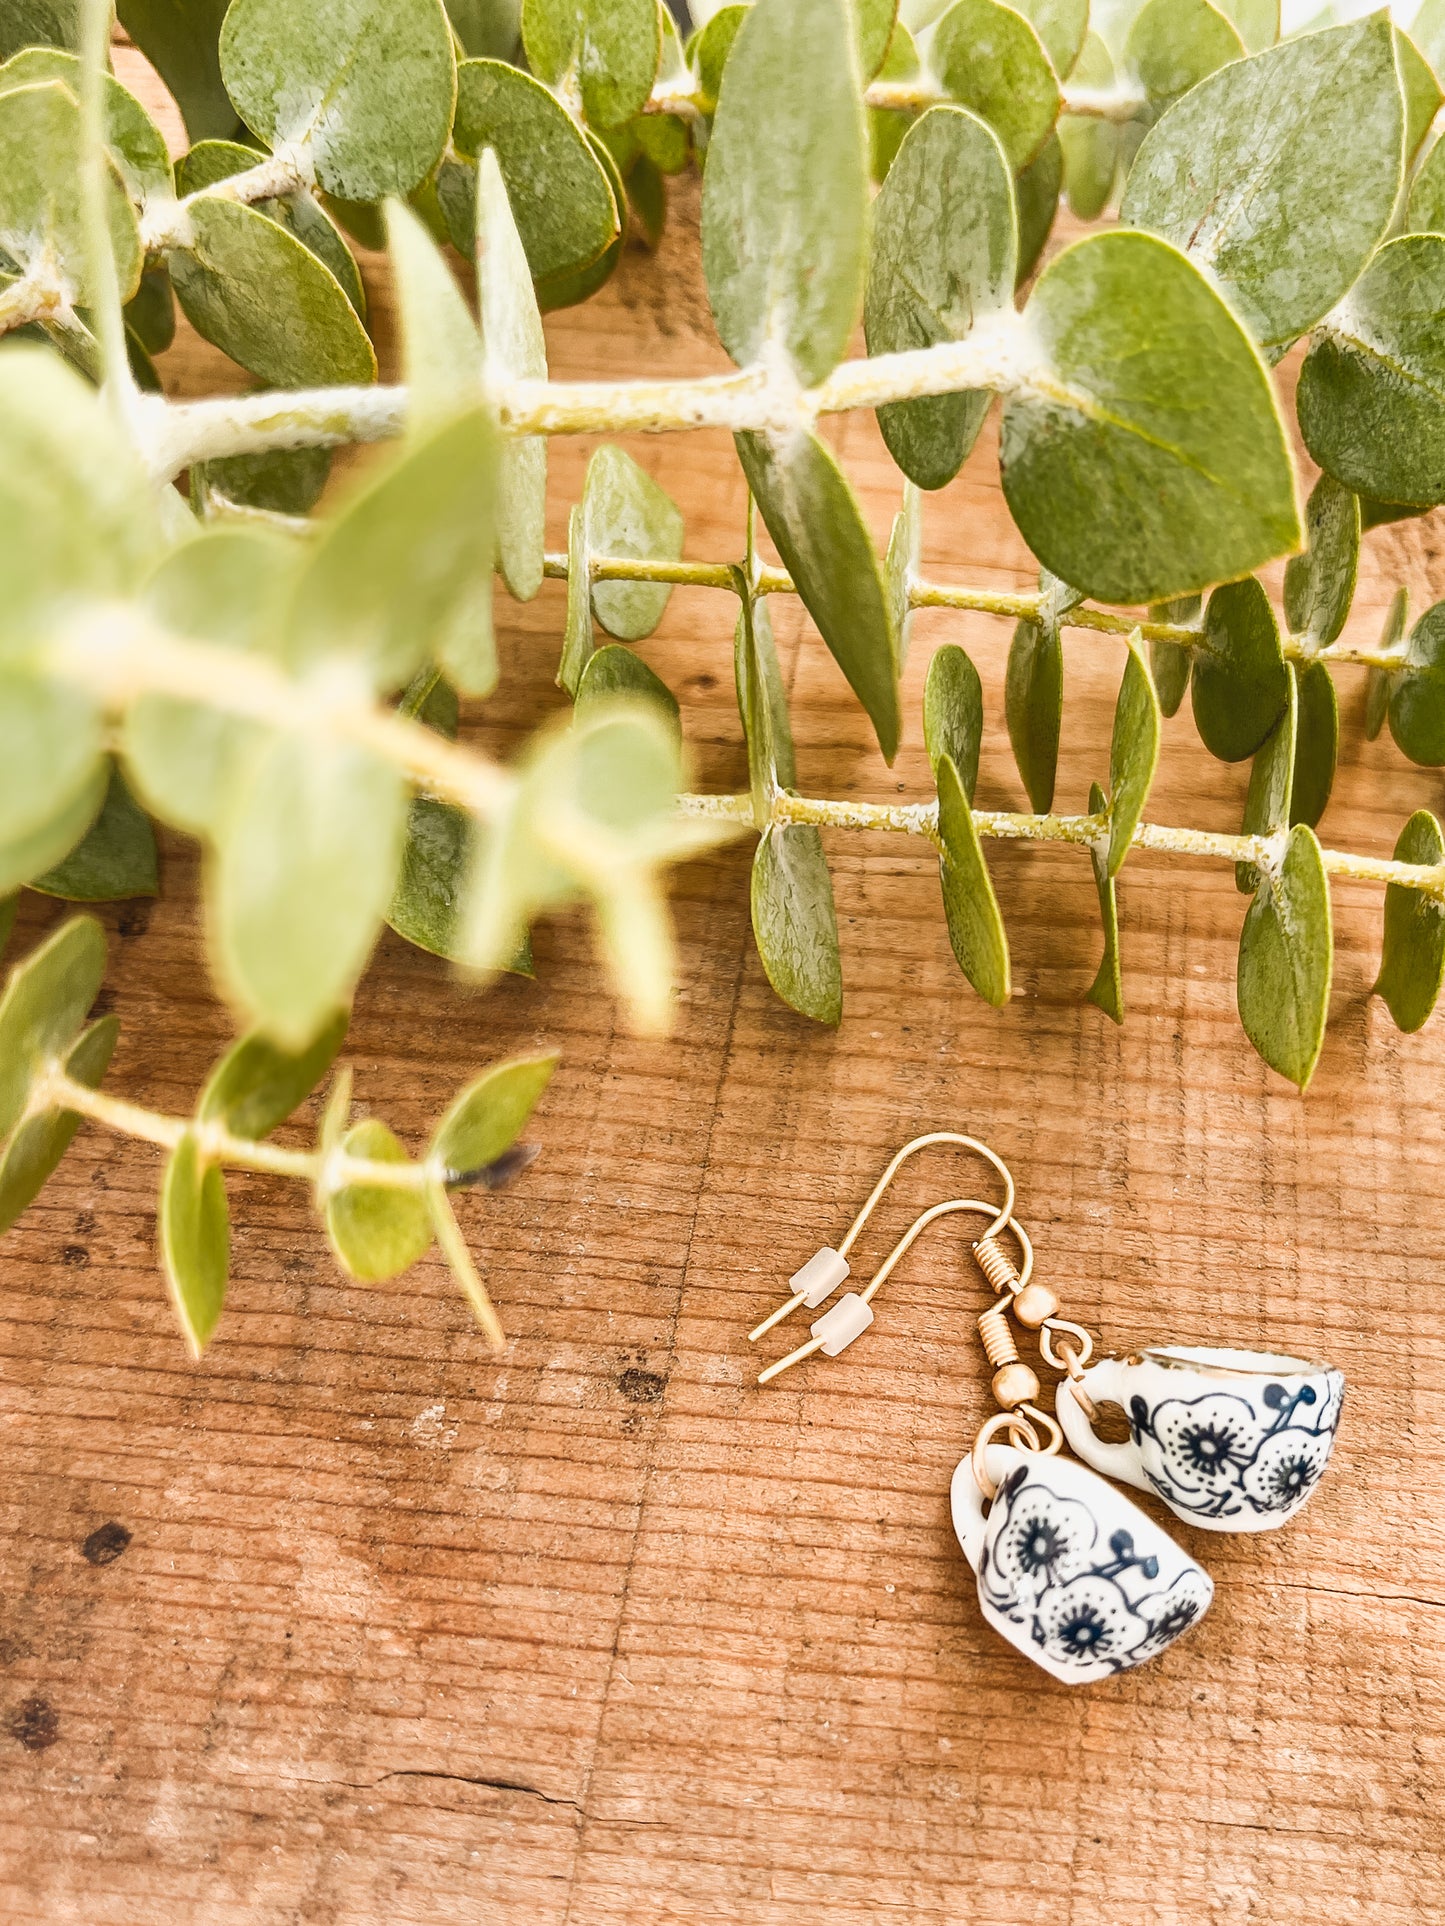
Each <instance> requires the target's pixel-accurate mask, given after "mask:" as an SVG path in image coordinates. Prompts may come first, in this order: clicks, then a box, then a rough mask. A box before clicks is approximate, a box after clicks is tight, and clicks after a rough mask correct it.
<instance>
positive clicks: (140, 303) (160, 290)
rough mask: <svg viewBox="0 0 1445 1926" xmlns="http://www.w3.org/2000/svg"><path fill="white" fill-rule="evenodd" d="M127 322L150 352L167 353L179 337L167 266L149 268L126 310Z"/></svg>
mask: <svg viewBox="0 0 1445 1926" xmlns="http://www.w3.org/2000/svg"><path fill="white" fill-rule="evenodd" d="M125 324H126V326H127V327H128V328H129V329H130V331H131V333H132V334H133V335H134V336H135V338H136V339H137V341H139V342H140V344H141V346H142V347H143V348H144V349H145V350H146V352H147V353H148V354H164V353H165V351H166V349H167V348H168V347H169V346H170V345H171V343H172V342H173V341H174V340H175V338H176V303H175V297H174V295H173V294H172V292H171V277H170V275H169V274H168V273H167V272H166V270H165V268H164V267H149V268H147V269H146V270H145V272H144V273H143V274H142V275H141V278H140V286H139V287H138V288H137V289H136V291H135V293H134V294H133V295H132V297H131V299H130V301H129V303H128V304H127V306H126V310H125Z"/></svg>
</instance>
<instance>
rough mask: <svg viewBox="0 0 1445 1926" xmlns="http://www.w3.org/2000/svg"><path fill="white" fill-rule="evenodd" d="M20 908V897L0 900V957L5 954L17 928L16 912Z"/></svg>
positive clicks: (7, 897) (8, 897)
mask: <svg viewBox="0 0 1445 1926" xmlns="http://www.w3.org/2000/svg"><path fill="white" fill-rule="evenodd" d="M19 907H20V898H19V896H18V895H15V896H6V897H4V898H0V956H3V955H4V953H5V945H6V944H7V943H8V942H9V941H10V935H11V932H12V931H13V930H14V928H15V912H16V910H17V909H18V908H19Z"/></svg>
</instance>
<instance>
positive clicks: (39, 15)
mask: <svg viewBox="0 0 1445 1926" xmlns="http://www.w3.org/2000/svg"><path fill="white" fill-rule="evenodd" d="M34 46H54V47H70V48H72V49H75V50H78V49H79V47H80V0H6V5H5V10H4V12H3V13H0V60H8V59H9V58H10V56H11V55H12V54H14V53H18V52H19V51H20V49H21V48H22V47H34Z"/></svg>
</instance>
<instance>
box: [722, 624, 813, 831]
mask: <svg viewBox="0 0 1445 1926" xmlns="http://www.w3.org/2000/svg"><path fill="white" fill-rule="evenodd" d="M733 677H734V681H735V683H736V687H737V698H738V714H739V715H740V716H741V718H742V724H743V737H744V740H745V741H746V743H747V750H748V780H749V783H750V786H751V789H752V798H753V820H754V822H755V823H756V824H757V826H758V828H759V829H762V828H765V827H766V825H767V823H768V822H769V820H770V818H771V814H772V799H773V795H774V793H775V792H776V791H777V790H779V789H795V788H796V787H797V782H798V766H797V759H796V755H795V752H794V749H793V726H792V722H791V719H790V718H789V715H788V696H787V691H786V690H785V689H784V687H783V677H782V672H781V670H780V669H779V667H778V651H777V645H776V643H775V642H774V640H773V623H772V617H771V616H770V615H769V613H768V605H767V602H766V600H761V601H754V600H753V599H752V598H751V597H744V599H743V605H742V608H741V609H740V610H739V612H738V620H737V627H736V629H735V631H734V634H733Z"/></svg>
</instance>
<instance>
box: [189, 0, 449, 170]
mask: <svg viewBox="0 0 1445 1926" xmlns="http://www.w3.org/2000/svg"><path fill="white" fill-rule="evenodd" d="M221 74H222V78H223V79H224V81H225V83H226V91H227V93H228V94H229V95H230V96H231V99H232V100H233V101H235V103H236V106H237V107H238V108H239V110H240V113H241V117H242V119H243V120H244V121H245V122H246V125H247V126H248V127H250V128H251V129H252V130H253V131H254V132H255V133H257V134H259V135H260V136H261V138H262V140H264V141H266V142H267V144H268V145H269V146H271V147H273V148H275V147H280V146H282V145H292V146H301V145H305V146H306V147H307V149H308V150H309V152H310V156H311V165H312V167H313V168H314V170H315V175H316V179H317V181H318V183H319V184H320V185H321V186H322V187H323V188H325V189H326V191H327V193H328V194H337V195H340V196H341V198H342V199H344V200H351V201H379V200H381V199H383V198H384V196H386V195H387V194H406V193H409V192H410V190H411V189H412V188H413V187H415V186H416V185H417V183H418V182H419V181H421V180H424V179H425V178H426V176H427V175H428V174H429V173H430V172H431V171H432V169H433V168H434V167H435V166H436V164H437V162H438V161H439V160H440V159H441V156H442V150H443V149H444V147H445V146H446V142H447V135H448V134H449V132H450V131H451V123H452V109H453V106H454V105H455V103H456V95H457V79H456V60H455V56H454V54H453V51H452V34H451V28H450V26H449V25H448V22H447V17H446V13H445V10H444V9H443V7H442V4H441V0H307V4H306V5H305V6H304V7H297V6H295V5H294V4H293V0H231V6H230V9H229V11H228V12H227V14H226V17H225V21H224V23H223V25H222V28H221Z"/></svg>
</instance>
